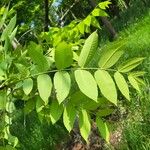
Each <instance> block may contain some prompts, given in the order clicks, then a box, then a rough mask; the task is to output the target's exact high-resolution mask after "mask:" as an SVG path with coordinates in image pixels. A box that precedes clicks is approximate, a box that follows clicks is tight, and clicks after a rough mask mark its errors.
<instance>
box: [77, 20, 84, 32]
mask: <svg viewBox="0 0 150 150" xmlns="http://www.w3.org/2000/svg"><path fill="white" fill-rule="evenodd" d="M77 28H78V29H79V31H80V33H81V34H84V30H85V24H84V22H80V23H79V24H78V25H77Z"/></svg>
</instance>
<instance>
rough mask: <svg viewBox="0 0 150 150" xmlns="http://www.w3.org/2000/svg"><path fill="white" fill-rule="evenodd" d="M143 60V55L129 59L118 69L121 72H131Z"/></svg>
mask: <svg viewBox="0 0 150 150" xmlns="http://www.w3.org/2000/svg"><path fill="white" fill-rule="evenodd" d="M143 60H144V58H143V57H141V58H134V59H131V60H128V61H126V62H125V63H123V64H122V65H120V66H119V67H118V70H119V72H129V71H131V70H132V69H134V68H136V67H137V66H138V65H140V64H141V63H142V61H143Z"/></svg>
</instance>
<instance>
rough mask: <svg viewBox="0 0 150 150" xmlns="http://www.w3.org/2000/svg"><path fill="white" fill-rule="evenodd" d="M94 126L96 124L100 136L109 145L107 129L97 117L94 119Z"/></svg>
mask: <svg viewBox="0 0 150 150" xmlns="http://www.w3.org/2000/svg"><path fill="white" fill-rule="evenodd" d="M96 124H97V127H98V129H99V132H100V134H101V136H102V137H103V138H104V139H105V140H106V142H108V143H109V137H110V134H109V129H108V126H107V124H106V123H104V122H103V121H102V119H101V118H99V117H97V118H96Z"/></svg>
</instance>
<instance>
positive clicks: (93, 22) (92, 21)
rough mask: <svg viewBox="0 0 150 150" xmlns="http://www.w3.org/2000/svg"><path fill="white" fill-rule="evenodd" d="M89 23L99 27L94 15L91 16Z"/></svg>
mask: <svg viewBox="0 0 150 150" xmlns="http://www.w3.org/2000/svg"><path fill="white" fill-rule="evenodd" d="M91 25H92V26H94V27H96V28H99V29H100V28H101V27H100V24H99V22H98V21H97V19H96V18H95V17H94V16H92V20H91Z"/></svg>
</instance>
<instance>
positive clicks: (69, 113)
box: [63, 104, 76, 132]
mask: <svg viewBox="0 0 150 150" xmlns="http://www.w3.org/2000/svg"><path fill="white" fill-rule="evenodd" d="M75 118H76V109H75V108H74V107H73V106H72V104H70V105H67V106H66V107H65V109H64V113H63V122H64V125H65V127H66V129H67V130H68V131H69V132H70V131H71V130H72V128H73V125H74V121H75Z"/></svg>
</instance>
